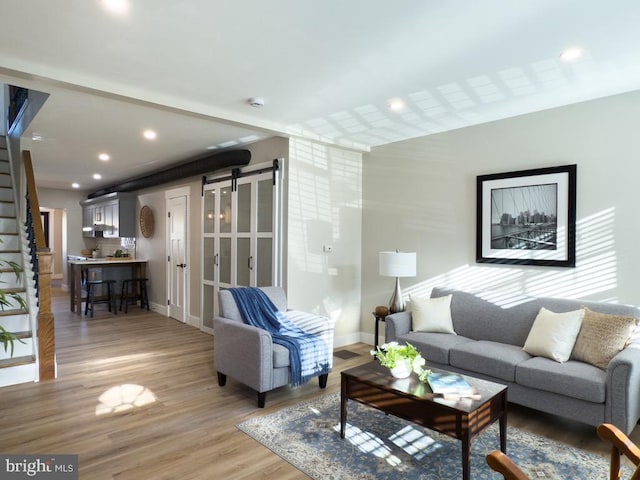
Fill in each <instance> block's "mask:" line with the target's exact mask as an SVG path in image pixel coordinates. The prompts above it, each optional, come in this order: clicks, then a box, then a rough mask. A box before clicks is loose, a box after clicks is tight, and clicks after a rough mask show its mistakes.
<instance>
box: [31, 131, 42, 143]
mask: <svg viewBox="0 0 640 480" xmlns="http://www.w3.org/2000/svg"><path fill="white" fill-rule="evenodd" d="M31 140H33V141H34V142H40V141H42V135H40V134H39V133H34V134H33V135H31Z"/></svg>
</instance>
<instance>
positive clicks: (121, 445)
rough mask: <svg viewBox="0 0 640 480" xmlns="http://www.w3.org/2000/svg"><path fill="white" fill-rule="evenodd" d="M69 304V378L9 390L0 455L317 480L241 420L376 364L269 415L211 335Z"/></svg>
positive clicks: (574, 428) (570, 427)
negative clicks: (221, 368) (223, 367)
mask: <svg viewBox="0 0 640 480" xmlns="http://www.w3.org/2000/svg"><path fill="white" fill-rule="evenodd" d="M68 306H69V301H68V296H66V295H64V294H63V293H62V292H60V291H58V292H57V295H56V296H55V297H54V302H53V309H54V312H55V316H56V343H57V352H58V354H57V357H58V379H57V380H54V381H49V382H42V383H37V384H23V385H17V386H12V387H5V388H2V389H1V390H0V409H1V410H0V419H1V420H0V422H1V423H0V425H1V428H2V431H1V433H0V452H2V453H15V454H44V453H48V454H50V453H57V454H63V453H66V454H78V455H79V463H80V478H81V479H88V480H102V479H119V480H121V479H136V480H141V479H142V480H144V479H153V480H157V479H180V480H184V479H217V478H221V479H222V478H224V479H256V478H261V479H279V480H280V479H303V478H307V477H306V476H305V475H303V474H302V473H300V471H298V470H297V469H295V468H294V467H292V466H291V465H289V464H288V463H287V462H285V461H284V460H281V459H280V458H279V457H278V456H277V455H275V454H273V453H271V452H270V451H269V450H268V449H267V448H265V447H263V446H262V445H260V444H259V443H257V442H255V441H254V440H252V439H251V438H250V437H248V436H247V435H245V434H244V433H242V432H240V431H239V430H237V429H236V427H235V425H236V424H238V423H240V422H242V421H244V420H246V419H248V418H250V417H252V416H256V415H264V414H267V413H270V412H274V411H277V410H280V409H281V408H283V407H286V406H289V405H293V404H295V403H297V402H300V401H304V400H308V399H312V398H314V397H316V396H319V395H322V394H324V393H325V392H337V391H339V389H340V374H339V372H340V371H341V370H342V369H345V368H350V367H353V366H356V365H358V364H361V363H363V362H367V361H370V357H369V349H370V346H368V345H365V344H356V345H350V346H348V347H344V348H345V349H348V350H350V351H353V352H356V353H358V354H360V355H359V356H357V357H355V358H351V359H348V360H342V359H340V358H337V357H336V358H335V365H334V371H333V373H332V374H331V375H329V382H328V385H327V389H326V391H321V390H320V389H319V388H318V384H317V382H316V381H314V382H310V383H309V384H307V385H305V386H303V387H301V388H298V389H295V390H293V389H290V388H281V389H278V390H276V391H274V392H271V393H269V394H268V395H267V405H266V408H265V409H258V408H257V407H256V394H255V392H253V391H251V390H250V389H249V388H247V387H244V386H242V385H240V384H238V383H237V382H235V381H234V380H233V379H229V380H228V381H227V385H226V386H225V387H224V388H220V387H218V385H217V381H216V375H215V369H214V366H213V362H212V356H213V355H212V347H213V340H212V337H211V336H209V335H206V334H204V333H201V332H199V331H198V330H196V329H194V328H192V327H189V326H187V325H183V324H181V323H179V322H176V321H175V320H172V319H167V318H165V317H162V316H160V315H158V314H156V313H154V312H147V311H146V310H141V309H139V308H137V307H132V308H130V310H129V314H127V315H111V314H108V313H105V306H104V305H101V306H100V307H96V314H95V317H94V318H86V317H84V316H82V317H80V316H77V315H75V314H71V313H70V312H69V311H68V308H69V307H68ZM509 424H510V425H515V426H518V427H520V428H523V429H527V430H529V431H533V432H535V433H538V434H540V435H544V436H547V437H550V438H554V439H557V440H560V441H563V442H566V443H569V444H572V445H575V446H578V447H581V448H585V449H589V450H592V451H595V452H599V453H601V454H602V455H605V456H606V455H608V450H607V448H606V446H605V445H604V444H602V443H601V442H600V440H599V439H598V438H597V437H596V435H595V432H594V429H593V428H591V427H588V426H585V425H581V424H577V423H574V422H568V421H566V420H562V419H558V418H557V417H553V416H550V415H543V414H540V413H538V412H534V411H531V410H528V409H524V408H521V407H518V406H515V405H514V406H510V411H509ZM632 439H633V440H634V441H635V442H636V443H640V427H637V428H636V429H635V430H634V432H633V434H632Z"/></svg>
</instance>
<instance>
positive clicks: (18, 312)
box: [0, 308, 29, 317]
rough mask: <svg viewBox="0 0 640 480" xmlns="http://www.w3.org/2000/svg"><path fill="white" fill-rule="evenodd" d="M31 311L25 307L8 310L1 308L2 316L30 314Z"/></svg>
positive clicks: (0, 313) (0, 315) (0, 314)
mask: <svg viewBox="0 0 640 480" xmlns="http://www.w3.org/2000/svg"><path fill="white" fill-rule="evenodd" d="M28 314H29V311H28V310H25V309H24V308H10V309H6V310H0V317H10V316H12V315H28Z"/></svg>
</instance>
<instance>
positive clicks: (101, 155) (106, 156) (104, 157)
mask: <svg viewBox="0 0 640 480" xmlns="http://www.w3.org/2000/svg"><path fill="white" fill-rule="evenodd" d="M98 158H99V159H100V160H102V161H103V162H106V161H107V160H110V159H111V157H110V156H109V154H108V153H101V154H100V155H98Z"/></svg>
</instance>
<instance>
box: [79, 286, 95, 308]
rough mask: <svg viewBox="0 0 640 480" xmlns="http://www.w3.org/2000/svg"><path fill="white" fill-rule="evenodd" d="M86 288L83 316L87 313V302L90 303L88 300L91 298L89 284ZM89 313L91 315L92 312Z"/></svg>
mask: <svg viewBox="0 0 640 480" xmlns="http://www.w3.org/2000/svg"><path fill="white" fill-rule="evenodd" d="M86 287H87V298H86V299H85V302H84V314H85V316H86V315H87V312H88V311H89V301H90V298H91V284H90V283H87V284H86ZM80 308H82V307H80ZM91 313H93V310H91Z"/></svg>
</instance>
